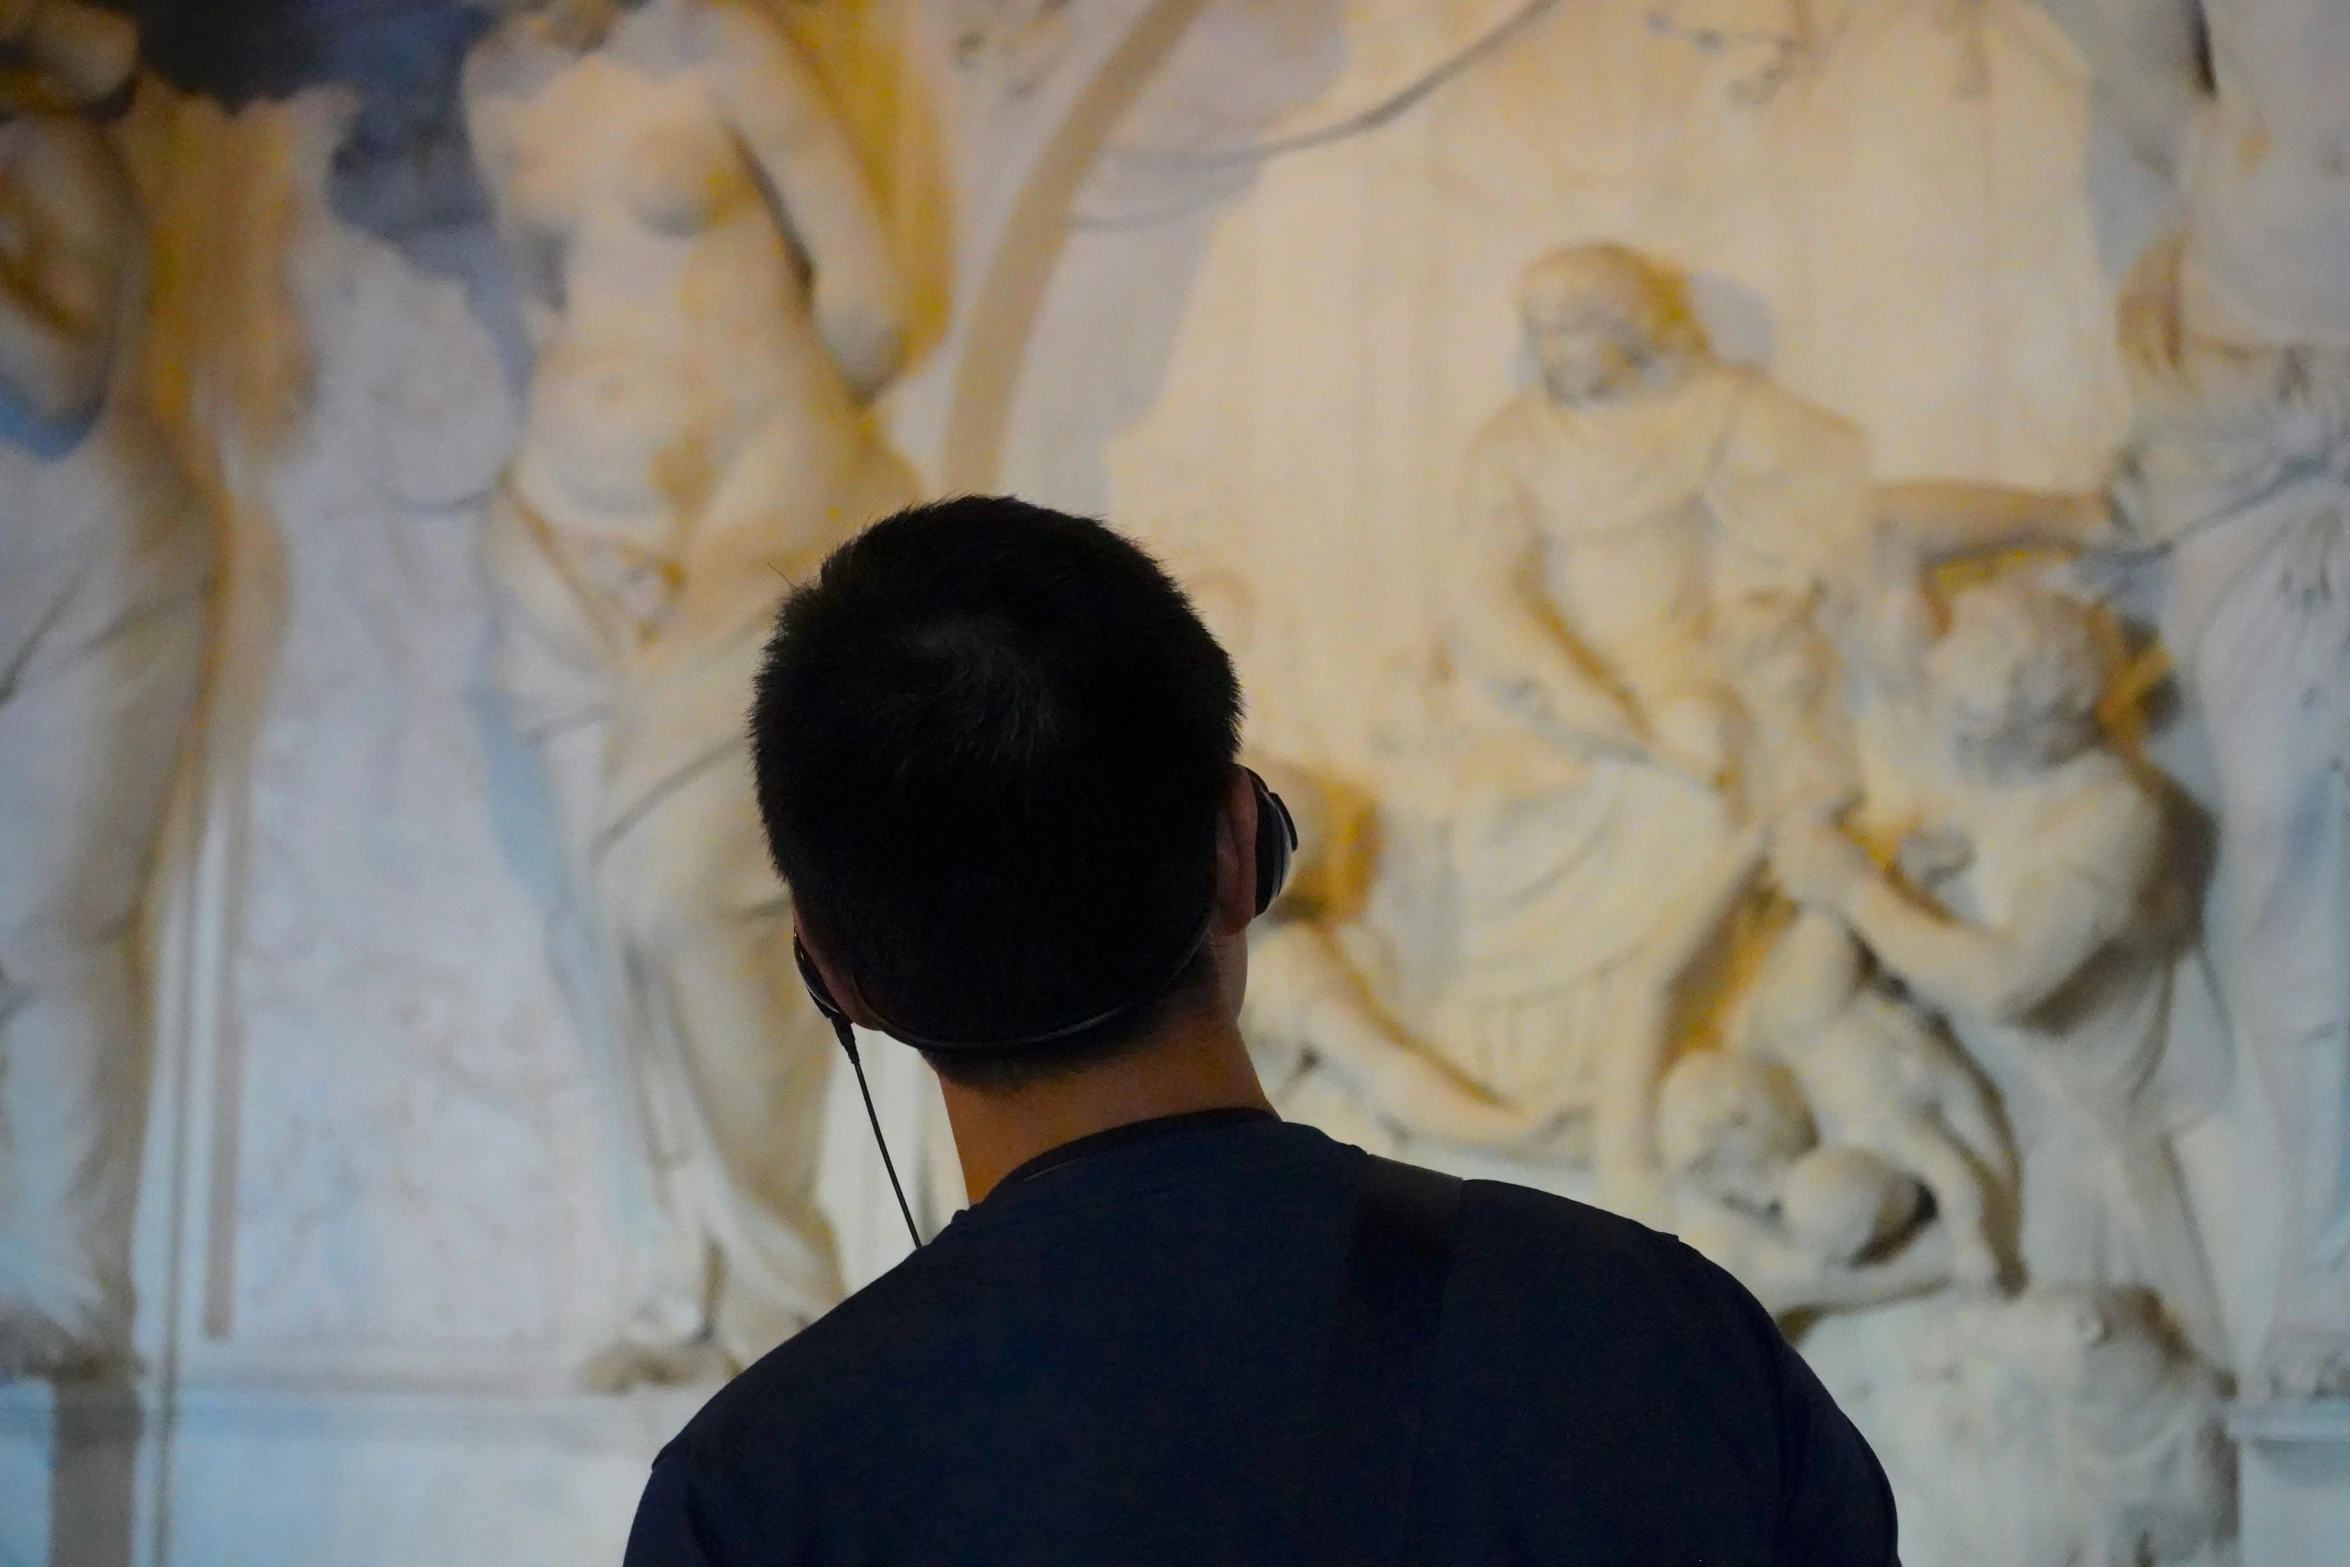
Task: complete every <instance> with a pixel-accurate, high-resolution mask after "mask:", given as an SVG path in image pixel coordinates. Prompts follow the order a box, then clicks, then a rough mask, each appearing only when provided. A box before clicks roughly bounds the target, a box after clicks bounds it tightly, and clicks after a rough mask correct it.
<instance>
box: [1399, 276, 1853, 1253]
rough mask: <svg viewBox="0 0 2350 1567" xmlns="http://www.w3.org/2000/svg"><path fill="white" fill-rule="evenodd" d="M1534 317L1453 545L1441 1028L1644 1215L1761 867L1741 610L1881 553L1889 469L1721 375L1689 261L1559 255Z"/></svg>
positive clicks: (1849, 437)
mask: <svg viewBox="0 0 2350 1567" xmlns="http://www.w3.org/2000/svg"><path fill="white" fill-rule="evenodd" d="M1519 308H1520V314H1521V318H1522V323H1523V327H1524V331H1525V337H1526V342H1527V345H1528V347H1529V348H1530V349H1531V351H1532V354H1533V357H1534V359H1535V361H1536V363H1537V365H1538V366H1539V367H1540V370H1541V379H1540V382H1539V384H1537V385H1536V386H1535V387H1533V388H1531V389H1529V390H1527V391H1526V392H1524V393H1521V394H1520V395H1519V396H1518V397H1517V398H1515V399H1514V400H1512V401H1511V402H1510V403H1509V404H1508V405H1506V406H1505V407H1503V408H1502V409H1501V410H1500V411H1499V412H1497V413H1496V414H1495V415H1494V416H1493V417H1492V418H1491V419H1490V420H1488V421H1487V422H1486V424H1485V426H1484V427H1483V429H1482V430H1480V431H1479V433H1478V435H1477V437H1476V439H1475V441H1474V442H1473V443H1472V444H1471V447H1470V449H1469V453H1468V456H1467V459H1466V461H1465V464H1464V471H1463V516H1462V522H1463V526H1462V527H1461V529H1460V530H1459V531H1458V533H1457V534H1456V536H1455V538H1454V540H1453V541H1451V544H1450V547H1449V548H1448V558H1449V562H1450V565H1449V569H1448V580H1447V583H1446V606H1447V613H1446V617H1445V623H1446V639H1445V645H1446V653H1447V656H1448V657H1449V660H1450V668H1451V670H1452V673H1453V679H1452V681H1451V683H1450V685H1449V687H1447V692H1448V700H1449V705H1448V707H1447V709H1446V711H1447V712H1448V714H1449V715H1450V717H1451V718H1452V720H1453V725H1454V730H1455V732H1456V734H1457V736H1459V737H1460V738H1459V743H1458V745H1457V746H1456V751H1457V753H1458V754H1457V757H1456V759H1455V761H1454V764H1453V765H1450V766H1447V767H1442V768H1439V769H1437V770H1438V771H1441V772H1443V773H1444V774H1445V775H1446V777H1447V778H1448V779H1452V780H1463V779H1465V781H1463V782H1455V783H1452V784H1450V785H1449V787H1451V788H1452V789H1453V798H1451V799H1450V800H1447V801H1443V802H1442V803H1440V804H1439V805H1438V806H1436V807H1435V808H1434V810H1433V812H1432V814H1436V815H1438V816H1440V817H1441V819H1442V820H1443V821H1444V823H1445V826H1444V829H1443V832H1444V836H1445V838H1446V840H1447V850H1446V852H1447V854H1448V856H1449V859H1450V866H1449V877H1448V885H1449V886H1450V887H1451V888H1452V889H1453V896H1454V900H1455V902H1456V904H1457V917H1456V918H1455V920H1454V921H1453V924H1454V926H1455V932H1456V937H1457V939H1456V941H1455V944H1454V945H1455V953H1456V961H1455V963H1454V966H1453V973H1452V976H1451V983H1450V986H1449V989H1448V992H1447V994H1446V996H1445V997H1444V999H1443V1002H1442V1004H1441V1007H1440V1009H1439V1010H1440V1013H1441V1015H1440V1016H1439V1018H1438V1019H1437V1022H1436V1025H1435V1027H1434V1028H1433V1029H1432V1033H1434V1034H1435V1035H1436V1036H1437V1037H1438V1038H1440V1039H1441V1041H1442V1042H1443V1045H1444V1047H1445V1049H1446V1051H1447V1053H1448V1054H1450V1055H1452V1056H1453V1057H1454V1058H1455V1059H1456V1060H1457V1061H1458V1062H1459V1063H1460V1064H1461V1065H1462V1067H1463V1068H1464V1069H1465V1070H1466V1071H1468V1072H1469V1073H1470V1075H1472V1076H1474V1077H1476V1078H1477V1079H1478V1080H1479V1081H1480V1082H1483V1083H1485V1084H1487V1085H1488V1086H1490V1087H1492V1088H1493V1089H1494V1090H1495V1091H1497V1092H1498V1093H1500V1094H1501V1095H1503V1096H1504V1097H1507V1098H1510V1099H1512V1100H1519V1101H1526V1102H1533V1103H1547V1104H1549V1105H1551V1106H1553V1107H1555V1108H1559V1109H1569V1108H1588V1109H1591V1110H1593V1111H1595V1114H1594V1115H1593V1117H1592V1119H1593V1122H1594V1142H1595V1148H1594V1153H1595V1158H1596V1162H1597V1165H1598V1168H1599V1175H1600V1186H1601V1191H1600V1196H1601V1200H1602V1201H1603V1202H1605V1203H1606V1204H1608V1205H1609V1206H1611V1207H1615V1208H1618V1209H1619V1210H1620V1211H1623V1212H1627V1213H1631V1214H1633V1215H1635V1216H1642V1215H1645V1214H1653V1213H1656V1212H1660V1211H1661V1209H1662V1207H1663V1206H1664V1205H1665V1203H1666V1200H1667V1199H1666V1194H1665V1193H1664V1192H1663V1191H1662V1185H1661V1177H1660V1173H1659V1171H1658V1169H1657V1164H1656V1158H1655V1150H1654V1149H1653V1147H1652V1146H1650V1143H1651V1127H1652V1124H1653V1121H1654V1108H1655V1094H1656V1088H1657V1083H1658V1081H1659V1079H1660V1078H1661V1076H1662V1072H1663V1066H1664V1061H1665V1059H1666V1056H1667V1053H1668V1050H1667V1047H1668V1044H1669V1039H1670V1036H1671V1034H1672V1031H1673V1027H1674V1019H1673V1010H1674V991H1675V987H1676V986H1677V984H1678V983H1679V982H1680V980H1681V978H1682V976H1683V974H1684V973H1685V972H1686V971H1687V970H1688V968H1689V967H1690V965H1691V963H1692V962H1693V961H1694V960H1695V958H1696V956H1697V954H1698V953H1699V952H1700V951H1701V950H1702V949H1704V948H1705V947H1706V945H1707V944H1708V942H1709V941H1710V940H1711V938H1712V937H1713V935H1714V934H1715V932H1716V931H1717V930H1718V929H1719V927H1720V924H1721V920H1722V917H1723V915H1724V914H1725V913H1726V911H1727V909H1728V908H1729V907H1730V906H1731V904H1732V902H1733V901H1734V899H1735V897H1736V895H1737V892H1738V891H1739V889H1740V887H1741V886H1742V884H1743V883H1744V881H1745V879H1746V876H1747V874H1748V872H1749V871H1750V870H1751V868H1752V864H1753V850H1752V845H1751V842H1750V841H1749V839H1748V838H1747V835H1746V832H1745V828H1744V824H1743V823H1742V822H1741V820H1740V817H1741V815H1742V812H1741V809H1740V803H1739V800H1738V791H1737V788H1736V783H1737V777H1736V774H1737V771H1738V756H1737V749H1738V742H1737V735H1738V732H1739V731H1740V729H1741V728H1742V727H1743V717H1742V714H1741V712H1740V703H1739V698H1738V694H1737V692H1736V690H1735V684H1734V681H1733V680H1732V679H1731V677H1730V675H1729V673H1728V671H1727V670H1726V669H1725V667H1724V662H1723V660H1722V658H1721V656H1720V650H1719V649H1718V648H1717V646H1716V645H1715V640H1714V639H1715V630H1716V628H1715V625H1714V611H1715V606H1716V605H1717V603H1719V602H1721V601H1723V600H1725V599H1728V598H1732V597H1738V596H1743V595H1746V594H1750V593H1751V594H1757V595H1769V594H1790V595H1791V596H1793V597H1794V598H1797V599H1800V598H1801V597H1802V596H1803V595H1804V593H1805V591H1807V588H1806V585H1807V584H1809V583H1811V582H1813V581H1815V580H1816V579H1817V578H1818V576H1819V575H1820V574H1821V572H1822V571H1824V570H1825V569H1826V562H1827V561H1828V560H1829V559H1830V558H1832V557H1833V555H1834V553H1835V550H1836V544H1835V541H1836V539H1838V538H1839V537H1849V536H1851V535H1852V534H1853V533H1854V532H1855V531H1856V530H1857V528H1858V525H1859V520H1860V518H1861V517H1862V515H1863V512H1864V510H1865V500H1866V461H1865V452H1864V450H1863V447H1862V443H1861V440H1860V437H1859V434H1858V432H1856V431H1855V430H1853V429H1852V428H1851V426H1849V425H1847V424H1846V423H1844V421H1842V420H1840V419H1837V418H1835V417H1834V416H1833V415H1830V414H1828V413H1826V412H1825V411H1823V410H1821V409H1818V408H1815V407H1813V406H1812V405H1810V404H1808V403H1806V402H1804V401H1802V400H1801V399H1800V398H1797V397H1795V396H1793V395H1792V394H1790V393H1788V392H1786V391H1785V390H1783V389H1782V388H1780V387H1778V386H1777V385H1775V384H1773V383H1772V382H1771V381H1770V380H1769V379H1768V378H1767V377H1765V376H1763V375H1761V374H1759V373H1757V372H1755V371H1753V370H1750V369H1746V368H1743V367H1740V366H1735V365H1730V364H1726V363H1724V362H1722V361H1720V360H1719V359H1717V358H1715V357H1714V356H1713V354H1712V353H1711V351H1710V349H1709V347H1708V344H1707V341H1706V336H1705V332H1704V329H1703V327H1702V326H1701V325H1700V324H1699V322H1698V320H1697V318H1696V315H1695V312H1694V308H1693V306H1692V305H1691V302H1690V298H1689V294H1688V289H1687V284H1686V282H1685V280H1684V279H1683V278H1682V277H1681V276H1680V275H1679V273H1677V272H1676V271H1675V270H1674V269H1673V268H1672V267H1670V266H1669V265H1666V264H1665V263H1662V262H1660V261H1656V260H1654V259H1652V258H1650V257H1647V256H1643V255H1640V254H1638V253H1636V252H1633V251H1630V250H1627V249H1625V248H1624V247H1621V246H1617V245H1605V244H1601V245H1585V246H1577V247H1571V248H1568V249H1564V250H1560V251H1556V252H1553V253H1551V254H1549V255H1547V256H1544V257H1542V258H1540V259H1539V260H1537V261H1536V262H1535V263H1534V264H1533V266H1531V267H1530V268H1528V270H1527V273H1526V276H1525V279H1524V282H1523V285H1522V287H1521V292H1520V298H1519ZM1791 585H1792V586H1791ZM1471 762H1473V764H1474V765H1466V764H1468V763H1471Z"/></svg>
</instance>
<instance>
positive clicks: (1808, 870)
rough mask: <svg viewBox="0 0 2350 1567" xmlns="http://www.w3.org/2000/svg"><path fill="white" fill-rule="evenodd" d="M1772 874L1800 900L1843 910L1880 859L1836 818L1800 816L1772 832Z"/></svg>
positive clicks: (1798, 901) (1789, 895) (1872, 874)
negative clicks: (1825, 819) (1835, 819)
mask: <svg viewBox="0 0 2350 1567" xmlns="http://www.w3.org/2000/svg"><path fill="white" fill-rule="evenodd" d="M1771 874H1772V875H1773V876H1774V877H1776V878H1777V879H1778V882H1779V886H1780V888H1781V889H1782V890H1783V891H1785V892H1786V894H1787V896H1788V897H1790V898H1793V899H1794V900H1795V901H1796V902H1797V903H1801V904H1805V905H1809V906H1815V907H1819V908H1825V909H1828V910H1830V911H1832V912H1833V911H1840V910H1841V909H1842V908H1843V907H1844V905H1845V903H1846V902H1847V901H1848V900H1849V899H1850V898H1851V896H1852V892H1853V889H1855V888H1856V887H1859V886H1860V885H1862V884H1863V883H1864V882H1867V881H1869V880H1871V879H1873V878H1874V877H1875V876H1876V875H1877V874H1878V872H1877V863H1876V861H1874V860H1872V859H1870V858H1869V856H1868V852H1867V851H1866V850H1864V849H1863V848H1861V846H1860V845H1859V844H1857V843H1854V842H1853V841H1852V839H1851V838H1849V837H1848V836H1846V835H1845V833H1844V831H1843V829H1842V828H1839V827H1837V826H1836V825H1835V824H1834V823H1833V822H1828V821H1824V820H1822V819H1820V818H1818V817H1794V818H1790V819H1789V820H1787V821H1784V822H1782V823H1780V824H1779V826H1778V827H1777V829H1776V830H1775V831H1774V832H1773V833H1772V836H1771Z"/></svg>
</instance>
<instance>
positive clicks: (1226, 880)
mask: <svg viewBox="0 0 2350 1567" xmlns="http://www.w3.org/2000/svg"><path fill="white" fill-rule="evenodd" d="M1216 814H1217V820H1216V897H1215V910H1214V913H1213V915H1212V916H1211V923H1212V924H1213V925H1214V927H1215V928H1216V930H1217V931H1219V932H1221V933H1223V934H1225V935H1230V934H1232V933H1234V932H1236V931H1241V930H1245V929H1247V928H1248V923H1249V921H1251V920H1253V919H1255V918H1256V914H1257V792H1256V790H1255V789H1254V788H1253V787H1251V786H1250V784H1249V780H1248V771H1247V769H1245V768H1243V767H1241V766H1239V765H1238V764H1235V765H1234V766H1233V768H1232V770H1231V773H1230V776H1228V777H1227V778H1226V779H1225V780H1224V802H1223V805H1222V806H1221V808H1220V809H1219V810H1218V811H1217V813H1216Z"/></svg>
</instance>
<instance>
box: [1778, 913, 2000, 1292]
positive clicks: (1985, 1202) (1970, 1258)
mask: <svg viewBox="0 0 2350 1567" xmlns="http://www.w3.org/2000/svg"><path fill="white" fill-rule="evenodd" d="M1867 969H1868V964H1867V957H1866V954H1864V953H1863V952H1862V951H1861V949H1860V946H1859V944H1858V943H1857V942H1855V941H1854V940H1853V938H1852V935H1851V933H1850V932H1849V931H1847V930H1846V929H1845V928H1844V926H1843V925H1842V924H1840V923H1838V922H1837V921H1835V920H1833V919H1830V918H1826V917H1824V916H1821V915H1817V914H1811V913H1801V914H1798V915H1797V916H1796V919H1795V922H1794V924H1792V925H1791V926H1789V927H1788V929H1787V930H1786V931H1785V932H1784V933H1783V934H1782V935H1781V937H1780V939H1779V941H1778V943H1777V945H1776V946H1774V947H1773V948H1772V949H1771V954H1770V956H1769V958H1767V959H1766V960H1765V962H1764V965H1763V969H1762V972H1761V974H1760V975H1759V976H1758V977H1757V979H1756V982H1755V988H1754V990H1753V991H1752V992H1751V993H1750V994H1749V996H1748V997H1747V1000H1746V1004H1745V1006H1744V1009H1743V1011H1742V1013H1741V1015H1740V1018H1739V1020H1738V1025H1737V1028H1736V1030H1735V1032H1734V1036H1733V1038H1734V1043H1735V1045H1736V1047H1737V1048H1738V1049H1739V1050H1740V1051H1742V1052H1743V1053H1745V1054H1747V1055H1751V1056H1753V1057H1755V1058H1757V1059H1759V1060H1765V1061H1776V1062H1778V1063H1779V1064H1780V1065H1782V1066H1784V1067H1786V1068H1787V1070H1788V1071H1789V1072H1791V1073H1793V1074H1794V1077H1795V1081H1796V1082H1797V1083H1798V1084H1800V1085H1801V1086H1802V1089H1803V1096H1804V1098H1805V1099H1806V1100H1807V1101H1809V1103H1810V1105H1811V1110H1812V1114H1813V1115H1814V1116H1815V1117H1817V1118H1818V1121H1819V1125H1820V1132H1821V1135H1822V1136H1823V1137H1825V1138H1826V1139H1827V1140H1828V1141H1829V1142H1831V1143H1835V1144H1840V1145H1843V1146H1846V1147H1851V1148H1859V1149H1865V1150H1867V1151H1868V1152H1870V1153H1872V1154H1875V1155H1877V1156H1878V1157H1880V1158H1882V1159H1884V1160H1886V1161H1887V1162H1888V1163H1890V1164H1891V1165H1892V1166H1893V1167H1894V1168H1895V1169H1898V1170H1901V1171H1904V1172H1906V1173H1908V1174H1910V1175H1912V1176H1915V1177H1916V1178H1917V1179H1918V1180H1919V1181H1920V1182H1922V1183H1923V1184H1924V1186H1925V1188H1926V1190H1927V1191H1928V1192H1930V1193H1932V1194H1933V1198H1934V1207H1935V1210H1936V1212H1937V1213H1938V1214H1940V1216H1941V1217H1942V1220H1943V1223H1944V1227H1945V1230H1946V1231H1947V1233H1948V1235H1949V1238H1950V1239H1949V1246H1950V1261H1951V1273H1952V1276H1953V1278H1954V1279H1955V1280H1956V1282H1958V1283H1960V1284H1964V1285H1967V1286H1970V1287H1972V1288H1977V1289H1987V1288H1990V1287H1991V1286H1993V1285H1995V1284H1996V1283H1998V1282H1999V1280H2000V1278H2001V1277H2002V1275H2003V1273H2004V1272H2005V1269H2004V1268H2003V1266H2002V1263H2001V1260H2000V1247H1999V1245H1998V1242H1997V1239H1996V1237H1995V1235H1994V1231H1993V1221H1994V1215H1993V1212H1992V1207H1993V1199H1994V1195H1995V1193H1996V1192H1997V1191H1999V1190H2003V1189H2005V1188H2008V1187H2010V1186H2011V1185H2012V1183H2013V1181H2014V1178H2015V1175H2014V1163H2013V1158H2012V1155H2011V1154H2010V1152H2009V1150H2008V1146H2007V1138H2006V1136H2005V1134H2004V1132H2003V1130H2002V1128H2001V1126H2000V1123H1999V1118H1998V1115H1997V1112H1996V1111H1995V1110H1994V1109H1993V1108H1992V1105H1991V1100H1990V1095H1989V1092H1988V1090H1987V1089H1986V1088H1985V1087H1984V1085H1983V1083H1982V1082H1981V1081H1980V1080H1979V1079H1978V1078H1977V1077H1976V1076H1975V1074H1974V1072H1973V1071H1972V1069H1971V1068H1970V1067H1969V1066H1968V1065H1967V1062H1966V1060H1965V1058H1964V1057H1963V1056H1961V1055H1960V1053H1959V1052H1958V1051H1957V1050H1956V1049H1955V1048H1953V1047H1952V1046H1951V1045H1950V1044H1949V1043H1948V1042H1947V1041H1946V1040H1944V1039H1943V1038H1942V1036H1941V1035H1940V1034H1939V1033H1937V1032H1936V1031H1935V1029H1934V1027H1933V1025H1932V1024H1931V1023H1929V1022H1928V1021H1927V1020H1926V1019H1924V1018H1921V1017H1919V1016H1918V1015H1917V1014H1916V1013H1915V1012H1913V1011H1911V1010H1910V1008H1909V1007H1908V1006H1906V1005H1904V1004H1903V1003H1902V1002H1901V1001H1899V1000H1897V999H1896V998H1894V997H1893V996H1890V995H1888V994H1886V993H1885V991H1884V990H1883V989H1882V988H1881V987H1880V986H1878V985H1877V984H1875V983H1874V982H1873V981H1872V979H1871V977H1870V976H1869V974H1868V971H1867Z"/></svg>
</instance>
